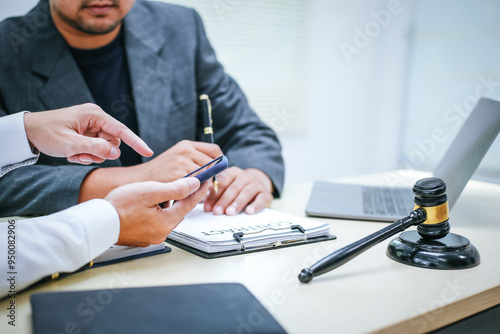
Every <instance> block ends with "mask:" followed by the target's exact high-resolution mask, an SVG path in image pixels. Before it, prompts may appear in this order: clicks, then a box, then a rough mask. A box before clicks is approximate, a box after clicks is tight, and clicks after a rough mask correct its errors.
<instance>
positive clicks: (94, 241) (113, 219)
mask: <svg viewBox="0 0 500 334" xmlns="http://www.w3.org/2000/svg"><path fill="white" fill-rule="evenodd" d="M68 210H71V214H72V215H75V216H76V217H80V218H81V220H82V221H83V226H84V227H85V229H86V231H87V236H88V242H89V251H90V254H89V255H90V258H91V259H94V258H96V257H97V256H99V255H101V254H102V253H103V252H105V251H106V250H107V249H108V248H109V247H110V246H111V245H114V244H115V243H116V242H117V241H118V237H119V235H120V216H119V215H118V212H116V209H115V208H114V206H113V205H111V203H109V202H108V201H106V200H104V199H93V200H90V201H87V202H83V203H80V204H79V205H77V206H74V207H71V208H70V209H68Z"/></svg>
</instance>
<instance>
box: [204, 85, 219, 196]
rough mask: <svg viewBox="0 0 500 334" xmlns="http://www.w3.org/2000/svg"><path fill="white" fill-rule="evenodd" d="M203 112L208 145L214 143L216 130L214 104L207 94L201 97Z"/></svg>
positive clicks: (215, 183)
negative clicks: (213, 117)
mask: <svg viewBox="0 0 500 334" xmlns="http://www.w3.org/2000/svg"><path fill="white" fill-rule="evenodd" d="M200 103H201V111H202V114H203V134H204V135H205V141H206V142H207V143H211V144H213V143H214V128H213V127H212V104H211V103H210V98H209V97H208V95H207V94H202V95H200ZM214 190H215V193H217V192H218V190H219V181H218V180H217V175H216V176H214Z"/></svg>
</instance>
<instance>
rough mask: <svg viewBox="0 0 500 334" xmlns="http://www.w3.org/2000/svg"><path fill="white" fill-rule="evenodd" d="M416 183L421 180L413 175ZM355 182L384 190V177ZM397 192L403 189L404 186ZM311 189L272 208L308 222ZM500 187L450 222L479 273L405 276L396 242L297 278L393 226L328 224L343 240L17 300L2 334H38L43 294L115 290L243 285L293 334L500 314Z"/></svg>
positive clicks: (135, 264)
mask: <svg viewBox="0 0 500 334" xmlns="http://www.w3.org/2000/svg"><path fill="white" fill-rule="evenodd" d="M413 176H414V180H413V181H407V182H406V183H408V184H409V185H412V184H413V182H414V181H415V180H416V179H418V177H417V175H415V174H414V175H413ZM356 180H357V181H363V180H366V181H369V182H371V183H380V184H384V183H387V182H386V181H387V180H392V179H391V178H386V177H384V176H383V175H378V176H367V177H364V178H357V179H356ZM398 182H399V181H398ZM311 187H312V184H300V185H288V186H287V187H286V188H285V193H284V196H283V198H282V199H280V200H278V201H275V202H274V203H273V208H274V209H277V210H282V211H286V212H290V213H293V214H297V215H304V209H305V206H306V202H307V199H308V197H309V193H310V190H311ZM499 203H500V186H498V185H492V184H486V183H480V182H471V183H469V185H468V187H467V189H466V190H465V191H464V193H463V194H462V196H461V198H460V200H459V201H458V202H457V204H456V206H455V208H454V210H453V211H452V213H451V219H450V223H451V226H452V232H454V233H457V234H461V235H463V236H466V237H467V238H469V239H470V240H471V242H472V243H473V244H474V245H475V246H476V247H477V248H478V250H479V252H480V254H481V264H480V265H479V266H477V267H475V268H472V269H466V270H456V271H439V270H429V269H421V268H415V267H411V266H405V265H402V264H399V263H396V262H394V261H392V260H390V259H389V258H388V257H387V256H386V255H385V250H386V247H387V244H388V243H389V240H387V241H384V242H382V243H380V244H379V245H377V246H375V247H373V248H372V249H370V250H368V251H366V252H365V253H363V254H361V255H360V256H359V257H357V258H356V259H354V260H352V261H351V262H349V263H347V264H345V265H344V266H342V267H340V268H338V269H336V270H334V271H332V272H329V273H327V274H324V275H322V276H319V277H316V278H315V279H314V280H313V281H312V282H311V283H309V284H302V283H300V282H299V281H298V279H297V275H298V274H299V272H300V270H301V269H302V268H304V267H308V266H310V265H311V264H313V263H314V262H316V261H317V260H319V259H320V258H322V257H323V256H325V255H327V254H329V253H330V252H332V251H334V250H336V249H338V248H340V247H343V246H345V245H347V244H349V243H351V242H353V241H356V240H358V239H360V238H362V237H364V236H366V235H368V234H370V233H372V232H375V231H377V230H379V229H380V228H382V227H384V226H386V224H385V223H374V222H359V221H347V220H334V219H331V220H327V221H329V222H331V225H332V228H331V232H332V233H333V234H336V235H337V236H338V239H337V240H334V241H328V242H321V243H316V244H311V245H303V246H297V247H290V248H284V249H276V250H270V251H265V252H259V253H253V254H248V255H243V256H241V255H240V256H233V257H227V258H221V259H213V260H206V259H202V258H200V257H197V256H195V255H192V254H190V253H188V252H185V251H183V250H180V249H178V248H175V247H172V248H173V250H172V252H171V253H169V254H163V255H158V256H154V257H149V258H145V259H140V260H134V261H130V262H125V263H121V264H115V265H111V266H107V267H102V268H96V269H91V270H87V271H84V272H81V273H78V274H75V275H72V276H69V277H66V278H63V279H61V280H58V281H53V282H50V283H45V284H42V285H40V286H37V287H35V288H31V289H29V290H27V291H24V292H22V293H20V294H19V295H18V296H17V298H16V305H17V309H16V315H17V318H16V327H15V329H13V328H11V327H10V326H8V325H7V320H6V319H7V318H6V317H5V315H4V314H5V309H6V307H7V305H8V302H9V300H8V299H4V300H2V301H1V302H0V309H2V310H3V311H2V312H1V314H2V317H1V320H0V333H31V308H30V304H29V296H30V294H32V293H34V292H40V291H66V290H84V289H108V288H113V287H115V288H122V287H141V286H156V285H176V284H194V283H208V282H240V283H242V284H244V285H245V286H246V287H247V288H248V289H249V290H250V291H251V292H252V293H253V294H254V295H255V296H256V297H257V298H258V299H259V300H260V301H261V302H262V303H263V304H264V306H266V307H267V308H268V310H269V311H270V312H271V313H272V314H273V315H274V317H275V318H276V319H277V320H278V321H279V322H280V323H281V324H282V326H283V327H284V328H285V329H286V330H287V331H288V332H290V333H326V332H338V333H365V332H380V333H422V332H428V331H431V330H433V329H436V328H440V327H442V326H444V325H447V324H449V323H452V322H455V321H457V320H459V319H462V318H464V317H466V316H469V315H472V314H475V313H477V312H479V311H482V310H484V309H487V308H489V307H492V306H494V305H497V304H500V263H499V261H498V254H500V242H499V241H500V221H499V219H498V216H497V212H498V209H497V207H498V204H499Z"/></svg>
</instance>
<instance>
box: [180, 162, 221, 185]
mask: <svg viewBox="0 0 500 334" xmlns="http://www.w3.org/2000/svg"><path fill="white" fill-rule="evenodd" d="M207 167H209V168H208V169H206V170H204V171H202V172H200V171H201V170H203V169H205V168H207ZM226 168H227V158H226V156H225V155H222V156H220V157H218V158H217V159H214V160H212V161H210V162H209V163H208V164H206V165H205V166H201V167H200V168H198V169H197V170H195V171H193V172H191V173H189V174H188V175H186V176H184V177H188V176H193V177H195V178H197V179H198V180H200V183H203V182H205V181H206V180H209V179H211V178H212V177H214V176H215V175H217V174H219V173H220V172H222V171H223V170H224V169H226Z"/></svg>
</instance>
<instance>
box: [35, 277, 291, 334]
mask: <svg viewBox="0 0 500 334" xmlns="http://www.w3.org/2000/svg"><path fill="white" fill-rule="evenodd" d="M31 307H32V310H33V332H34V333H35V334H42V333H43V334H47V333H61V332H62V333H66V332H74V333H92V334H100V333H102V334H111V333H148V334H154V333H162V334H164V333H207V334H208V333H218V334H224V333H285V331H284V330H283V328H282V327H281V326H280V325H279V324H278V322H276V320H275V319H274V318H273V317H272V316H271V314H270V313H269V312H268V311H267V310H266V309H265V308H264V307H263V306H262V304H261V303H260V302H259V301H258V300H257V299H256V298H255V297H254V296H253V295H252V294H251V293H250V291H248V289H247V288H245V287H244V286H243V285H241V284H237V283H217V284H199V285H177V286H160V287H146V288H126V289H104V290H88V291H69V292H42V293H36V294H33V295H32V296H31Z"/></svg>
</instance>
